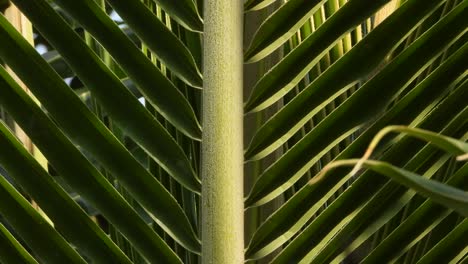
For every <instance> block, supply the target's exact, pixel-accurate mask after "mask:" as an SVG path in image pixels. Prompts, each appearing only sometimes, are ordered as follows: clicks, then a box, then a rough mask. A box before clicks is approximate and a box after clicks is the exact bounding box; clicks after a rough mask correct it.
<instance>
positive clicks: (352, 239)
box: [302, 146, 468, 263]
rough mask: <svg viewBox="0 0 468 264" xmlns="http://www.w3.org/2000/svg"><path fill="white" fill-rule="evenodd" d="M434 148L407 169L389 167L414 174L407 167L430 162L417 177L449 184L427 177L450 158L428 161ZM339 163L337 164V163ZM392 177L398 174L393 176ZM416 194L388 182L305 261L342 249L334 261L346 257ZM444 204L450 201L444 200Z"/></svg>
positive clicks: (320, 259) (325, 258)
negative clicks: (426, 168) (445, 201)
mask: <svg viewBox="0 0 468 264" xmlns="http://www.w3.org/2000/svg"><path fill="white" fill-rule="evenodd" d="M431 148H432V146H428V147H425V148H423V149H422V150H421V151H420V152H419V153H417V154H416V155H415V157H414V158H412V159H411V161H409V162H408V163H407V164H406V165H405V168H404V169H400V168H398V167H394V166H391V165H390V167H391V168H392V169H398V170H401V171H403V172H405V173H410V174H412V172H409V171H408V169H419V168H418V167H421V165H423V164H426V165H428V166H429V169H428V170H426V171H425V172H424V174H423V175H421V176H419V175H416V174H413V175H416V176H417V177H418V179H423V180H425V181H428V182H431V183H432V182H435V183H437V184H439V185H441V186H448V185H445V184H442V183H439V182H436V181H432V180H429V179H427V178H429V177H432V176H433V175H434V174H435V173H436V172H437V170H439V169H440V168H441V167H442V166H443V165H444V164H445V163H446V162H447V160H448V159H449V155H444V156H443V157H442V158H440V159H437V160H436V161H434V160H429V161H428V158H427V157H430V156H432V155H434V151H432V150H431ZM354 162H357V160H343V161H339V163H340V164H345V163H347V164H354ZM371 162H373V161H371ZM337 163H338V162H337ZM378 163H384V164H385V165H389V164H388V163H386V162H378ZM336 165H337V166H338V164H336ZM379 165H380V164H379ZM379 165H377V166H379ZM386 169H388V168H386ZM371 170H373V171H375V167H374V166H372V167H371ZM399 173H400V171H399V172H398V173H397V175H402V176H401V177H406V175H405V174H399ZM385 175H387V176H389V175H392V174H391V173H386V174H385ZM372 177H379V175H378V174H377V175H375V174H374V175H372ZM392 179H395V178H393V177H392ZM397 181H398V180H397ZM449 187H450V186H449ZM450 188H452V189H455V190H457V191H459V192H460V190H459V189H456V188H453V187H450ZM461 192H463V191H461ZM414 195H415V193H414V191H407V190H406V188H403V187H402V186H401V185H399V184H397V183H396V182H387V183H386V184H385V185H384V186H383V188H382V189H380V190H379V191H378V192H377V193H376V194H375V195H374V196H373V197H372V198H371V199H369V200H368V201H367V202H366V203H365V205H363V206H362V207H360V208H358V209H357V210H356V211H355V213H354V215H353V217H352V218H349V219H347V218H343V221H342V222H341V223H340V228H339V229H337V230H335V229H334V230H333V232H332V233H329V234H328V235H327V236H326V238H325V240H326V241H327V243H326V244H325V243H316V244H315V247H314V248H313V249H312V250H310V251H309V252H308V254H307V255H306V256H305V257H304V258H303V260H302V261H304V262H308V263H323V262H329V261H330V260H331V259H333V257H335V256H336V255H338V254H339V253H341V255H340V256H338V260H337V258H335V259H334V261H342V260H343V259H344V258H345V257H346V255H348V254H349V253H350V252H353V251H354V250H355V249H356V248H357V247H358V246H360V245H361V244H362V243H363V242H364V241H365V240H366V239H368V238H369V237H370V236H371V235H372V234H374V233H375V232H376V231H378V230H379V229H380V228H381V227H382V226H383V225H385V224H386V223H388V222H389V221H390V220H391V219H392V218H393V217H394V216H395V215H396V214H397V213H398V212H399V211H400V210H402V209H403V208H404V207H405V205H407V204H408V203H409V202H410V201H411V199H412V198H413V197H414ZM467 195H468V194H467ZM347 198H348V199H350V198H351V197H350V196H348V197H347ZM351 199H352V198H351ZM445 206H447V205H446V204H445ZM448 207H450V206H448ZM334 209H335V210H339V208H338V207H334ZM336 231H337V232H336ZM345 241H346V242H345ZM345 243H346V244H345Z"/></svg>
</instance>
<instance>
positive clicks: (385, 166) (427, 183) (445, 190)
mask: <svg viewBox="0 0 468 264" xmlns="http://www.w3.org/2000/svg"><path fill="white" fill-rule="evenodd" d="M356 161H358V160H356ZM363 166H364V167H365V168H368V169H371V170H373V171H376V172H378V173H380V174H382V175H385V176H387V177H389V178H391V179H392V180H394V181H397V182H398V183H400V184H403V185H405V186H406V187H408V188H411V189H413V190H415V191H416V192H418V193H419V194H421V195H424V196H426V197H428V198H430V199H432V200H434V201H435V202H437V203H439V204H442V205H444V206H445V207H448V208H451V209H453V210H455V211H457V212H459V213H460V214H461V215H463V216H465V217H467V216H468V193H466V192H465V191H463V190H460V189H458V188H454V187H451V186H449V185H446V184H443V183H440V182H438V181H434V180H430V179H426V178H424V177H422V176H420V175H418V174H416V173H413V172H410V171H406V170H403V169H400V168H398V167H396V166H393V165H391V164H389V163H386V162H383V161H371V160H367V161H364V164H363Z"/></svg>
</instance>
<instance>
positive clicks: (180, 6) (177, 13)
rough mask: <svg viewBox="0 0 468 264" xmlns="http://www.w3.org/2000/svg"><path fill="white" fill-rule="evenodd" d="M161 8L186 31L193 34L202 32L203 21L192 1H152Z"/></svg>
mask: <svg viewBox="0 0 468 264" xmlns="http://www.w3.org/2000/svg"><path fill="white" fill-rule="evenodd" d="M153 2H155V3H156V4H158V5H159V6H161V7H162V8H163V9H164V10H165V11H166V12H167V13H168V14H169V15H170V16H171V17H172V18H174V20H175V21H177V22H178V23H179V24H181V25H182V26H183V27H185V28H186V29H188V30H191V31H195V32H202V31H203V20H202V18H201V17H200V15H199V14H198V11H197V8H196V6H195V3H194V2H193V1H192V0H183V2H182V3H181V2H180V1H173V0H153Z"/></svg>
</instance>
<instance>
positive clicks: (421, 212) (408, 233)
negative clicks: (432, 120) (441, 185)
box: [362, 163, 468, 264]
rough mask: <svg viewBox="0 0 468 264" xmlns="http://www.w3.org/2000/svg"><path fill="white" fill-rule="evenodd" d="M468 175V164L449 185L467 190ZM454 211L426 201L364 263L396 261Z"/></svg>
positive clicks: (454, 176) (456, 174)
mask: <svg viewBox="0 0 468 264" xmlns="http://www.w3.org/2000/svg"><path fill="white" fill-rule="evenodd" d="M467 174H468V163H466V164H465V165H464V166H463V167H462V168H460V169H459V170H458V171H457V172H456V173H455V174H454V175H453V177H452V178H450V179H449V181H448V182H447V184H449V185H451V186H454V187H458V188H460V189H463V190H465V189H466V188H467V187H468V181H466V180H465V176H466V175H467ZM451 212H452V210H450V209H448V208H445V207H444V206H442V205H439V204H436V203H434V202H433V201H431V200H427V201H425V202H424V203H423V204H422V205H421V206H420V207H419V208H418V209H417V210H415V211H414V212H413V213H412V214H411V215H410V216H409V217H408V218H407V219H406V220H405V221H404V222H403V223H401V224H400V225H399V226H398V227H397V228H396V229H395V230H393V232H392V233H391V234H390V235H389V236H388V237H386V238H385V240H383V241H382V243H380V244H379V245H378V246H377V247H376V248H374V249H373V250H372V252H370V254H369V255H368V256H366V258H365V259H364V260H363V261H362V263H364V264H371V263H376V261H381V262H385V263H389V262H390V261H391V260H395V258H398V257H399V256H401V255H402V254H403V253H405V252H406V251H407V250H408V249H409V248H411V247H412V246H413V245H415V244H416V243H417V242H419V241H420V239H421V238H423V237H424V236H426V235H427V234H428V233H429V232H430V231H431V230H432V229H433V228H434V227H435V226H436V225H438V224H439V223H440V222H441V221H442V220H443V219H444V218H445V217H447V216H448V215H449V214H450V213H451Z"/></svg>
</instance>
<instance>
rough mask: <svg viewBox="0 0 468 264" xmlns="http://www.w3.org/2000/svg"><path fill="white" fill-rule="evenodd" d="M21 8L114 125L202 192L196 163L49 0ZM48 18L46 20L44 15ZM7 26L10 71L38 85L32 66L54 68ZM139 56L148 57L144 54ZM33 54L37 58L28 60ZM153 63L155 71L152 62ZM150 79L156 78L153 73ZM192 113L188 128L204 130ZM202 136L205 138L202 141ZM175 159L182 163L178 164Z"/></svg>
mask: <svg viewBox="0 0 468 264" xmlns="http://www.w3.org/2000/svg"><path fill="white" fill-rule="evenodd" d="M15 3H16V4H17V6H18V7H19V8H20V9H22V11H23V12H24V13H25V14H26V15H27V16H29V18H30V19H31V21H33V23H34V24H35V27H36V28H38V30H40V31H42V32H43V33H44V34H45V35H46V36H47V37H48V39H49V41H50V42H51V43H53V44H54V45H55V47H56V48H57V50H58V51H59V52H60V53H61V55H62V56H63V57H64V58H65V59H66V60H67V61H68V63H69V64H70V66H71V67H72V69H73V70H74V71H75V73H76V74H77V75H78V76H79V77H80V79H81V81H82V82H83V83H85V84H86V86H87V88H88V89H89V90H90V91H91V92H92V94H93V96H94V97H95V98H96V99H97V100H98V101H99V102H100V103H101V105H102V106H103V108H104V109H105V110H106V111H107V113H108V114H109V116H110V117H111V118H112V120H114V121H116V122H117V124H118V125H119V126H120V127H121V128H122V129H123V130H124V131H125V133H127V134H128V135H129V136H130V137H132V138H133V139H134V140H135V141H136V142H137V143H138V144H139V145H140V146H141V147H142V148H143V149H144V150H145V151H147V152H148V153H149V154H150V155H151V156H152V157H153V158H154V159H155V160H156V161H157V162H158V164H159V165H160V166H161V167H163V168H164V170H166V171H167V172H168V173H169V174H170V175H171V176H172V177H174V179H176V180H177V181H179V182H180V183H181V184H182V185H184V186H186V187H187V188H188V189H190V190H193V191H195V192H198V191H199V190H200V189H201V187H200V181H199V180H198V179H197V176H196V175H195V172H194V171H193V169H192V167H191V165H190V161H189V160H188V158H187V157H186V155H185V154H184V152H183V151H182V149H181V148H180V147H179V146H178V145H177V143H176V141H175V140H174V139H173V138H172V136H171V135H170V134H169V133H168V132H167V131H166V129H165V128H164V127H163V126H162V125H161V124H160V123H159V122H158V121H157V120H156V118H155V117H154V116H152V115H151V113H150V112H149V111H148V110H147V109H146V108H145V107H144V106H143V105H142V104H141V103H140V102H139V101H138V100H137V98H136V97H135V96H133V95H132V93H131V92H130V91H128V89H126V87H125V86H124V85H123V84H122V82H121V81H120V80H119V79H118V77H117V76H115V75H114V74H113V73H112V72H111V71H110V70H109V68H107V67H106V66H105V65H104V63H103V62H102V61H101V60H100V59H99V58H98V57H97V56H96V54H95V53H94V52H93V51H92V50H91V49H90V48H89V47H88V46H86V44H85V43H84V41H83V40H82V39H81V38H80V37H79V36H78V35H77V34H75V33H74V32H73V31H71V30H70V28H69V27H68V26H66V24H65V23H64V22H63V20H62V19H61V18H60V17H59V16H58V14H57V13H55V12H54V11H53V9H52V8H51V6H50V5H49V4H47V3H45V2H44V1H43V0H40V1H34V2H31V1H22V0H19V1H16V2H15ZM44 14H46V15H45V16H44ZM2 26H3V28H4V31H2V33H3V34H4V35H5V36H4V38H8V41H7V40H5V41H2V47H1V49H2V50H3V52H2V53H4V55H0V56H3V59H4V60H5V61H6V62H7V63H8V64H10V67H12V68H13V70H14V71H23V73H22V74H24V75H23V76H21V78H30V79H31V80H32V78H34V77H40V76H41V75H40V74H39V72H34V73H35V74H37V76H31V75H30V74H28V73H26V71H28V68H30V67H32V65H34V66H35V67H40V68H44V71H47V72H50V68H49V67H47V66H46V65H45V63H44V61H43V60H42V58H40V57H38V55H36V54H35V51H34V49H33V48H32V47H31V46H30V45H29V44H28V43H26V42H25V41H24V40H23V39H22V37H21V36H20V35H19V34H18V33H17V32H16V31H14V29H12V28H11V26H9V25H8V24H7V22H6V21H4V23H2ZM3 43H4V44H3ZM7 43H10V45H11V47H8V46H9V45H7ZM70 43H73V45H70ZM19 44H20V45H19ZM13 47H14V48H13ZM13 50H16V51H13ZM137 52H139V53H140V54H141V55H142V53H141V52H140V51H137ZM27 53H31V54H32V53H34V54H33V55H31V56H28V55H27ZM127 55H128V54H127ZM20 56H24V58H25V59H24V60H29V61H30V62H29V63H26V61H24V62H18V60H19V57H20ZM128 56H130V55H128ZM7 57H8V58H7ZM147 62H148V63H150V66H151V67H153V65H152V64H151V62H149V61H147ZM19 64H23V65H26V64H27V65H28V67H26V66H20V65H19ZM138 69H141V68H138V67H137V68H136V69H135V70H137V71H138ZM17 74H18V75H21V73H19V72H17ZM47 74H48V75H49V76H50V77H49V78H57V77H58V76H56V75H55V74H53V73H47ZM147 75H151V73H149V74H147ZM42 78H45V77H42ZM43 81H44V80H43ZM54 82H56V83H59V82H60V85H61V86H65V85H64V83H63V82H62V81H59V80H55V81H54ZM156 84H157V83H152V87H151V88H154V85H156ZM33 85H35V84H33ZM42 89H44V88H42ZM63 89H67V88H63ZM153 90H154V89H153ZM154 91H156V90H154ZM169 91H170V89H169ZM174 91H175V92H177V93H178V94H179V96H180V98H181V99H183V100H184V102H185V105H186V106H187V107H189V108H190V106H189V103H188V102H187V101H186V100H185V98H184V97H183V95H182V94H181V93H180V92H179V91H178V90H176V88H175V87H174ZM62 93H65V91H62ZM162 94H163V93H161V92H158V96H160V98H162V99H164V100H166V99H165V97H163V96H162ZM45 100H47V99H45ZM168 101H170V100H168ZM178 103H180V104H178ZM172 104H173V105H171V108H173V110H175V112H179V110H181V109H184V103H183V102H179V101H172ZM189 112H190V113H191V114H190V115H193V119H192V118H190V115H189V116H186V115H185V113H186V111H182V113H181V115H182V116H184V117H186V118H184V120H185V121H186V122H188V123H186V125H188V126H189V127H193V126H191V125H190V123H191V124H194V126H195V127H197V128H198V129H199V127H198V123H196V119H194V118H195V116H194V113H193V111H191V108H190V111H189ZM190 120H192V121H190ZM198 132H200V130H198ZM198 132H194V133H198ZM198 136H199V134H198V135H197V137H198ZM155 138H158V140H155ZM173 160H177V161H179V162H177V163H175V162H172V161H173Z"/></svg>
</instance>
